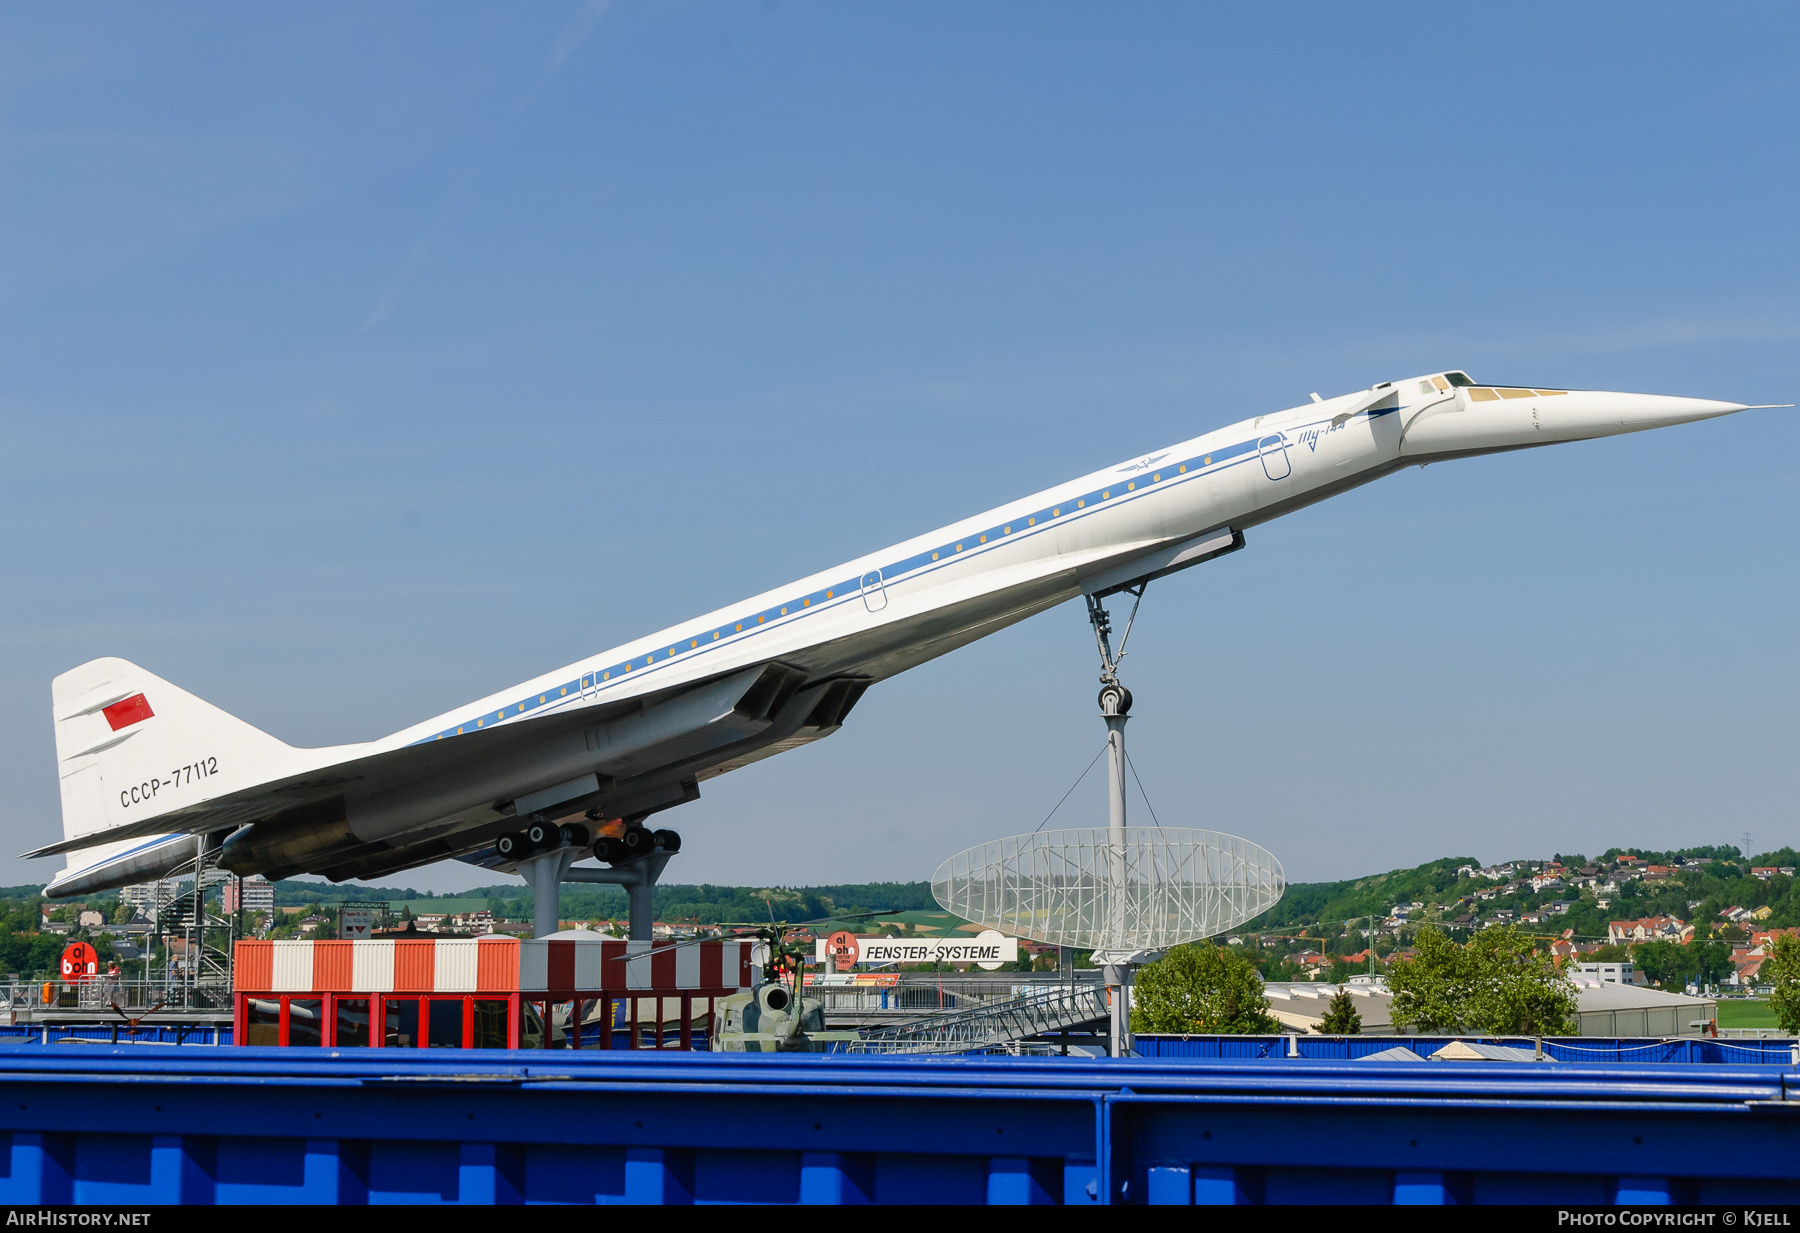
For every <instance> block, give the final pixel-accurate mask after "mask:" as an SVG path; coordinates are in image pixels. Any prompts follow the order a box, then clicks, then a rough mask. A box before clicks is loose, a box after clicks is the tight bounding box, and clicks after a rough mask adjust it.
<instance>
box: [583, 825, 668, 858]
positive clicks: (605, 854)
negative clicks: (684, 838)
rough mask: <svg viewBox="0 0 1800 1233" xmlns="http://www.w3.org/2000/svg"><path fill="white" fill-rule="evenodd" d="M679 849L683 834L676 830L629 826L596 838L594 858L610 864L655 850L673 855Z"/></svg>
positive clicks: (649, 853)
mask: <svg viewBox="0 0 1800 1233" xmlns="http://www.w3.org/2000/svg"><path fill="white" fill-rule="evenodd" d="M679 851H681V836H680V835H678V834H676V833H675V832H674V831H652V830H646V829H645V828H644V827H641V826H627V827H626V828H625V829H624V831H623V832H622V833H620V834H618V835H601V836H600V837H599V838H598V839H596V840H594V858H595V859H596V860H600V861H605V862H606V863H607V864H609V865H619V864H623V863H624V862H626V861H631V860H636V859H637V858H638V857H640V856H649V855H651V854H652V853H655V852H667V853H668V854H669V855H671V856H673V855H674V854H675V853H677V852H679Z"/></svg>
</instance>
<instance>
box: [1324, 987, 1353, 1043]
mask: <svg viewBox="0 0 1800 1233" xmlns="http://www.w3.org/2000/svg"><path fill="white" fill-rule="evenodd" d="M1319 1031H1321V1032H1323V1033H1324V1034H1325V1035H1327V1036H1361V1035H1362V1015H1361V1014H1360V1013H1359V1012H1358V1011H1357V1009H1356V1007H1355V1006H1354V1005H1352V1003H1351V999H1350V991H1349V990H1348V989H1339V990H1338V991H1337V996H1336V997H1334V998H1332V999H1331V1004H1330V1005H1329V1006H1327V1007H1326V1008H1325V1018H1324V1019H1322V1020H1320V1022H1319Z"/></svg>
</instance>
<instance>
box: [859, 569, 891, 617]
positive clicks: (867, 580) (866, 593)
mask: <svg viewBox="0 0 1800 1233" xmlns="http://www.w3.org/2000/svg"><path fill="white" fill-rule="evenodd" d="M862 602H863V607H865V608H867V609H868V610H869V611H870V612H880V611H881V610H882V609H883V608H885V607H887V603H888V597H887V588H886V587H885V586H883V585H882V578H881V571H880V570H878V569H872V570H870V571H869V572H868V573H866V574H864V575H863V576H862Z"/></svg>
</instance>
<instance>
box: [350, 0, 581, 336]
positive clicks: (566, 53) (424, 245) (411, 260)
mask: <svg viewBox="0 0 1800 1233" xmlns="http://www.w3.org/2000/svg"><path fill="white" fill-rule="evenodd" d="M611 4H612V0H586V2H585V3H583V4H582V5H580V6H578V7H577V8H576V10H575V12H574V13H573V14H571V15H570V17H569V20H568V21H566V22H564V23H563V28H562V30H561V31H560V32H559V33H558V34H557V36H556V41H555V42H553V43H552V44H551V45H550V50H549V52H548V53H547V54H546V55H545V57H544V66H543V68H542V69H540V70H539V71H538V77H537V81H536V82H534V83H533V84H532V87H531V89H529V90H527V91H526V92H525V93H524V94H523V95H522V96H521V97H520V98H519V101H518V102H517V103H515V104H513V107H512V111H511V113H510V115H511V116H513V117H517V116H518V115H520V114H521V113H522V112H524V110H525V109H526V108H527V107H529V106H531V104H532V102H533V101H534V100H535V99H536V98H537V97H538V95H540V94H542V93H543V92H544V91H545V90H546V89H548V88H549V86H550V84H551V83H552V82H553V81H555V80H556V77H557V74H559V73H561V72H562V67H563V65H564V64H566V63H568V60H569V57H570V56H572V55H574V54H575V53H576V52H577V51H579V50H580V48H581V45H582V44H583V43H585V42H587V40H588V36H589V35H591V34H593V32H594V30H595V29H596V28H597V27H598V26H599V25H600V19H601V18H602V17H605V16H606V10H607V9H608V8H609V7H611ZM478 166H479V165H478V164H477V163H471V164H470V165H469V166H468V167H466V168H465V169H464V170H463V171H462V172H461V173H459V174H458V175H457V177H456V178H455V179H454V180H452V181H451V183H450V187H449V188H447V189H446V190H445V191H444V195H443V198H442V199H441V200H440V201H439V202H438V208H437V210H436V211H435V212H434V213H433V214H432V217H431V221H430V222H429V223H428V224H426V227H425V230H424V232H423V233H421V234H420V236H419V238H418V239H417V240H415V241H414V242H413V245H412V247H411V248H409V249H407V252H406V257H405V259H404V260H403V261H402V262H401V263H400V271H399V273H398V274H396V275H395V276H394V280H393V282H392V283H391V284H390V285H389V286H388V289H387V291H386V292H384V293H383V294H382V296H381V298H380V299H379V300H377V301H376V302H375V307H374V308H373V309H371V310H370V312H369V315H368V317H367V318H366V319H365V320H364V321H363V323H362V329H361V330H359V331H357V332H358V333H367V332H368V331H369V330H371V329H373V328H374V327H375V326H377V325H379V324H380V323H381V322H382V321H383V320H385V319H386V318H387V316H388V315H389V314H390V313H392V312H393V311H394V309H395V308H396V307H397V306H398V305H399V303H400V297H401V296H402V295H404V294H405V292H406V289H407V287H409V286H410V285H411V284H412V280H413V279H414V278H415V277H416V276H417V275H418V272H419V270H420V268H421V267H422V266H423V265H424V264H425V258H426V257H427V256H428V255H429V254H430V252H431V249H432V246H433V244H434V243H435V242H436V240H437V237H438V233H439V232H440V231H442V230H443V229H444V224H445V222H446V221H447V220H448V219H449V216H450V207H451V204H452V203H453V202H454V201H455V200H456V198H457V196H458V195H459V194H461V193H462V191H463V190H464V189H466V188H467V187H468V186H469V184H470V183H471V182H473V180H474V179H475V173H476V171H477V170H478Z"/></svg>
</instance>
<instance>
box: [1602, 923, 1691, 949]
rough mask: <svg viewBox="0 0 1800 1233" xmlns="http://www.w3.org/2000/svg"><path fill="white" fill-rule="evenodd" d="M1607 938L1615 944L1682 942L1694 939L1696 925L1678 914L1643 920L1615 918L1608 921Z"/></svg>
mask: <svg viewBox="0 0 1800 1233" xmlns="http://www.w3.org/2000/svg"><path fill="white" fill-rule="evenodd" d="M1606 935H1607V938H1608V939H1609V940H1610V941H1612V942H1613V943H1614V944H1615V945H1616V944H1619V943H1630V942H1680V943H1682V944H1684V945H1685V944H1686V943H1688V942H1691V941H1693V939H1694V927H1693V926H1692V925H1689V924H1685V923H1683V921H1682V920H1681V918H1680V917H1677V916H1647V917H1644V918H1643V919H1642V920H1614V921H1608V922H1607V923H1606Z"/></svg>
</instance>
